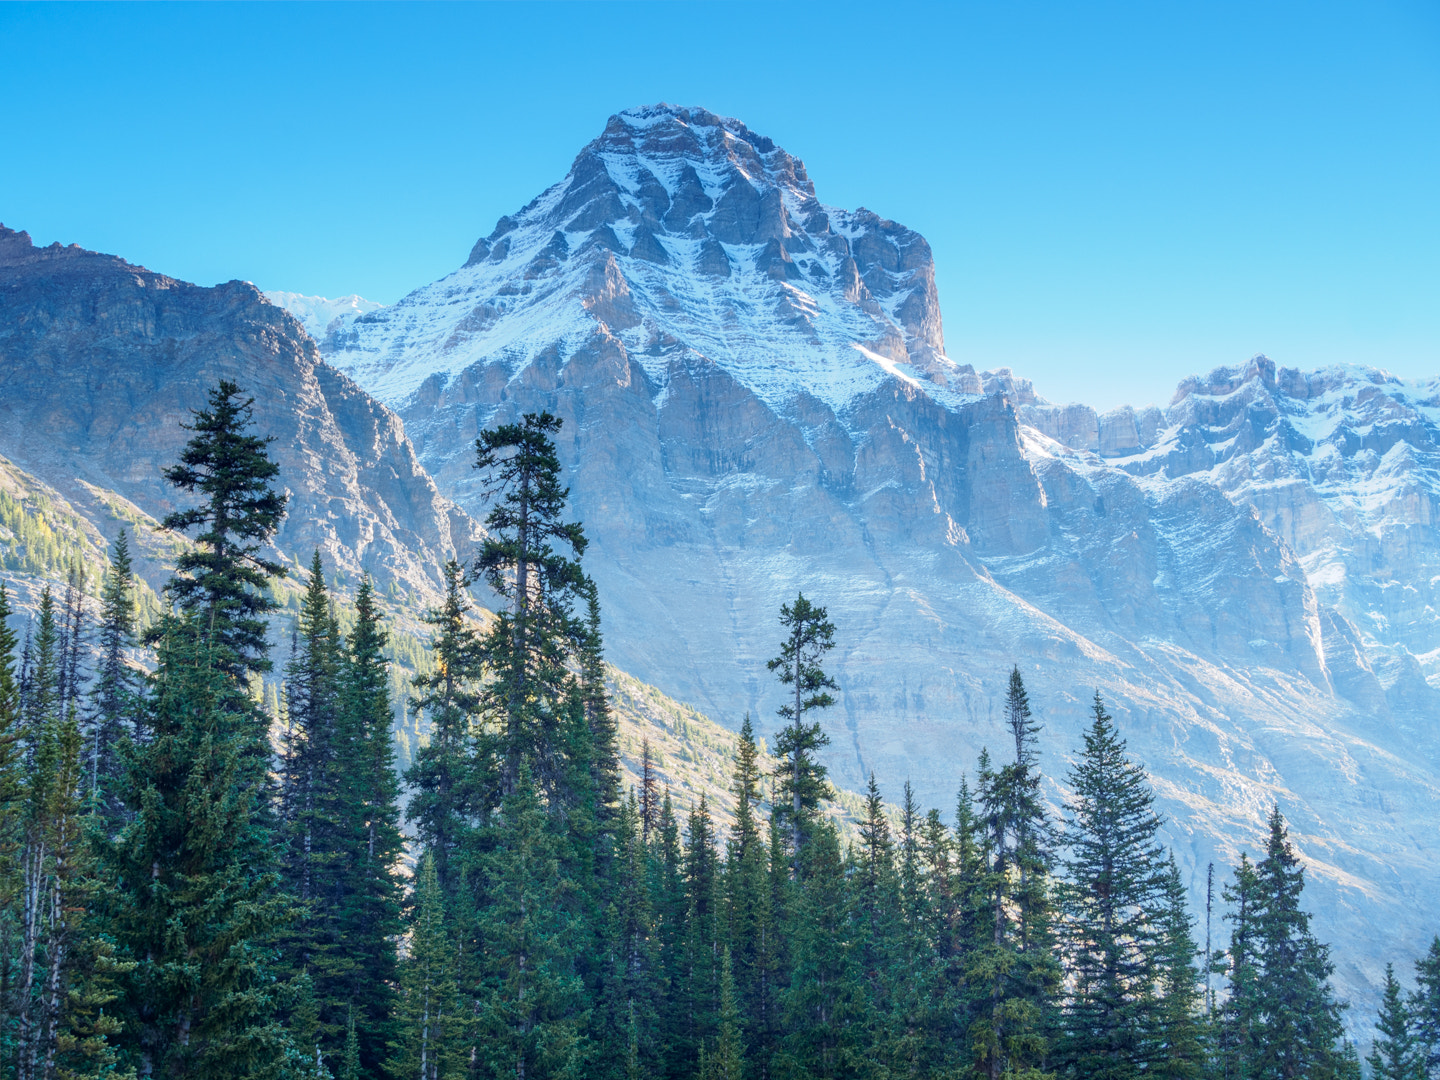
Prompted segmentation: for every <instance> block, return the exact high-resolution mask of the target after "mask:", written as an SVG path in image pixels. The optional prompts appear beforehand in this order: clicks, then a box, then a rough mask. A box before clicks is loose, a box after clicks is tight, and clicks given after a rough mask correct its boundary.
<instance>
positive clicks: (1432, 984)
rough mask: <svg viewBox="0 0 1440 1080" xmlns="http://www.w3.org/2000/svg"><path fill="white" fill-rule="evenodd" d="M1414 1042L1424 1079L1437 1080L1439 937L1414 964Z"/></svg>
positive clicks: (1439, 1049)
mask: <svg viewBox="0 0 1440 1080" xmlns="http://www.w3.org/2000/svg"><path fill="white" fill-rule="evenodd" d="M1410 1012H1411V1014H1412V1016H1413V1017H1414V1020H1415V1040H1416V1042H1417V1043H1418V1044H1419V1047H1420V1052H1421V1053H1422V1054H1423V1055H1424V1056H1423V1064H1424V1067H1425V1070H1426V1071H1425V1074H1424V1075H1425V1076H1427V1077H1429V1078H1431V1080H1433V1078H1436V1077H1440V935H1436V937H1435V938H1434V939H1433V940H1432V941H1431V942H1430V951H1429V952H1427V953H1426V954H1425V956H1424V957H1423V958H1422V959H1420V960H1416V961H1415V991H1414V993H1413V994H1412V995H1411V997H1410Z"/></svg>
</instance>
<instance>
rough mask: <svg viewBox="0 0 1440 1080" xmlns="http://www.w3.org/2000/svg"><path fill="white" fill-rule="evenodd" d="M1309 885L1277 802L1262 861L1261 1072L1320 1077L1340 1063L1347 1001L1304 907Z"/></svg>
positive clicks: (1258, 884)
mask: <svg viewBox="0 0 1440 1080" xmlns="http://www.w3.org/2000/svg"><path fill="white" fill-rule="evenodd" d="M1304 888H1305V871H1304V868H1303V867H1302V866H1301V865H1300V859H1299V856H1297V855H1296V853H1295V849H1294V847H1293V846H1292V845H1291V843H1290V839H1289V835H1288V831H1287V829H1286V826H1285V819H1284V817H1283V816H1281V814H1280V808H1279V807H1278V806H1276V807H1275V808H1274V809H1273V810H1272V812H1271V814H1270V838H1269V842H1268V844H1267V845H1266V850H1265V858H1264V859H1262V860H1261V861H1260V862H1259V863H1258V864H1257V865H1256V867H1255V890H1256V896H1257V900H1258V903H1257V905H1256V910H1255V916H1254V925H1255V933H1254V944H1255V960H1256V963H1255V967H1256V978H1255V998H1256V1001H1257V1003H1258V1006H1259V1024H1258V1028H1259V1030H1258V1032H1257V1035H1258V1038H1256V1039H1255V1057H1254V1061H1253V1068H1254V1071H1255V1073H1256V1075H1260V1076H1280V1077H1290V1076H1304V1077H1316V1078H1320V1077H1325V1076H1327V1075H1332V1074H1333V1073H1334V1071H1335V1070H1336V1068H1337V1067H1338V1061H1339V1055H1340V1050H1341V1045H1340V1043H1341V1036H1342V1034H1343V1028H1342V1027H1341V1023H1340V1011H1341V1009H1342V1006H1341V1005H1339V1004H1338V1003H1337V1002H1336V1000H1335V997H1334V994H1333V992H1332V991H1331V989H1330V983H1329V979H1330V975H1331V973H1332V972H1333V971H1334V965H1333V964H1332V963H1331V962H1330V949H1329V947H1328V946H1327V945H1324V944H1322V943H1321V942H1319V941H1317V940H1316V938H1315V936H1314V934H1312V933H1311V931H1310V915H1309V913H1308V912H1306V911H1304V910H1303V909H1302V908H1301V906H1300V894H1301V893H1302V892H1303V890H1304Z"/></svg>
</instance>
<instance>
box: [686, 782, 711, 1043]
mask: <svg viewBox="0 0 1440 1080" xmlns="http://www.w3.org/2000/svg"><path fill="white" fill-rule="evenodd" d="M684 873H685V916H684V917H685V959H684V965H685V966H684V984H683V986H682V987H681V991H682V994H683V997H684V1008H685V1014H686V1024H685V1028H684V1031H683V1039H684V1041H685V1044H686V1047H687V1048H688V1053H689V1054H691V1055H692V1056H693V1055H694V1054H697V1053H699V1050H700V1048H701V1047H703V1046H704V1045H705V1044H706V1040H708V1039H709V1038H711V1036H712V1035H713V1034H714V1032H715V1026H716V1023H717V1012H718V1009H719V1006H720V968H719V955H718V953H719V944H720V920H719V912H718V911H717V902H718V900H719V889H720V864H719V857H718V853H717V851H716V848H715V836H714V831H713V824H712V822H711V820H710V808H709V806H708V804H707V802H706V799H705V796H704V795H703V794H702V795H701V796H700V798H699V800H697V801H696V802H695V804H694V805H693V806H692V807H691V808H690V818H689V822H688V828H687V829H686V835H685V863H684ZM676 1049H677V1051H679V1052H680V1053H682V1054H683V1053H685V1052H686V1051H685V1050H681V1048H679V1047H677V1048H676Z"/></svg>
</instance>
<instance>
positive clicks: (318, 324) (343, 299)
mask: <svg viewBox="0 0 1440 1080" xmlns="http://www.w3.org/2000/svg"><path fill="white" fill-rule="evenodd" d="M263 295H264V297H265V299H266V300H269V301H270V303H272V304H274V305H275V306H276V307H282V308H284V309H285V310H286V311H288V312H289V313H290V314H291V315H293V316H295V318H296V320H297V321H298V322H299V323H300V325H301V326H303V327H304V328H305V332H306V333H307V334H309V335H310V336H311V337H312V338H314V339H315V340H316V341H324V340H325V335H326V334H327V333H331V332H333V331H338V330H341V329H343V328H344V327H346V326H348V325H349V324H350V323H352V322H353V321H355V319H357V318H358V317H359V316H361V315H367V314H369V313H370V312H372V311H379V310H380V309H381V308H382V307H384V306H385V305H384V304H381V303H378V302H377V301H374V300H366V299H365V298H364V297H363V296H356V295H355V294H354V293H351V294H350V295H349V296H337V297H335V298H334V299H333V300H332V299H330V298H329V297H327V296H305V295H303V294H302V293H297V292H284V291H281V290H279V289H271V290H269V291H267V292H265V293H264V294H263Z"/></svg>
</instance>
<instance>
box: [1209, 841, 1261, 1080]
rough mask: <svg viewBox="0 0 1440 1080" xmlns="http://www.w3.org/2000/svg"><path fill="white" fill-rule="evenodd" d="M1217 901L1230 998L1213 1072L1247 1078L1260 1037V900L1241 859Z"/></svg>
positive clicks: (1250, 868)
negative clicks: (1225, 936)
mask: <svg viewBox="0 0 1440 1080" xmlns="http://www.w3.org/2000/svg"><path fill="white" fill-rule="evenodd" d="M1221 895H1222V896H1223V898H1224V900H1225V902H1226V903H1227V904H1229V905H1230V907H1229V910H1228V911H1227V912H1226V913H1225V921H1226V922H1228V923H1229V924H1230V948H1229V950H1228V951H1227V952H1226V953H1225V954H1224V960H1225V963H1224V972H1225V974H1226V978H1227V987H1226V988H1227V991H1228V992H1227V994H1226V996H1225V999H1224V1001H1223V1003H1222V1005H1221V1007H1220V1009H1219V1010H1218V1017H1217V1018H1216V1019H1215V1021H1214V1023H1215V1024H1216V1026H1217V1027H1218V1032H1217V1038H1216V1050H1217V1057H1218V1059H1219V1060H1218V1063H1217V1065H1218V1069H1217V1071H1218V1072H1219V1074H1220V1075H1222V1076H1225V1077H1231V1076H1235V1077H1241V1076H1249V1075H1251V1073H1252V1071H1253V1062H1254V1061H1255V1059H1256V1056H1257V1046H1258V1042H1259V1039H1260V1036H1261V1033H1262V1032H1261V1027H1260V1023H1261V1011H1260V999H1259V965H1258V956H1259V942H1258V940H1257V931H1256V918H1257V915H1258V912H1259V910H1260V906H1261V898H1260V892H1259V881H1258V879H1257V878H1256V875H1255V866H1254V864H1253V863H1252V862H1251V861H1250V858H1249V856H1248V855H1246V854H1245V853H1243V852H1242V853H1241V855H1240V865H1238V866H1237V867H1235V880H1234V881H1233V882H1227V883H1226V884H1225V886H1224V888H1223V890H1222V893H1221Z"/></svg>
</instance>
